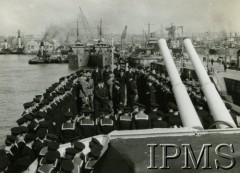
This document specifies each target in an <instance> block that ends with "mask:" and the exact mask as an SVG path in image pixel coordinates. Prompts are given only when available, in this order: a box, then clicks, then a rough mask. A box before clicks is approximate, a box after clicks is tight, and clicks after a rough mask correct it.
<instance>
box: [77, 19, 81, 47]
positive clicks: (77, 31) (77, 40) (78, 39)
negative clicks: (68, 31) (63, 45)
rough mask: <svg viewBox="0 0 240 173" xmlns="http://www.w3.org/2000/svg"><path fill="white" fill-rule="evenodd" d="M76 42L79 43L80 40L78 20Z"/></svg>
mask: <svg viewBox="0 0 240 173" xmlns="http://www.w3.org/2000/svg"><path fill="white" fill-rule="evenodd" d="M77 42H80V39H79V29H78V19H77Z"/></svg>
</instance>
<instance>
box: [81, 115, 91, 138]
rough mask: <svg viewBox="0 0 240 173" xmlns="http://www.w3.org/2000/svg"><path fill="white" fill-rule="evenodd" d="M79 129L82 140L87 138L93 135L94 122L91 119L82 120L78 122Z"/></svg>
mask: <svg viewBox="0 0 240 173" xmlns="http://www.w3.org/2000/svg"><path fill="white" fill-rule="evenodd" d="M79 124H80V129H81V132H82V135H83V137H84V138H88V137H91V136H94V135H95V122H94V120H93V119H86V118H84V119H82V120H80V122H79Z"/></svg>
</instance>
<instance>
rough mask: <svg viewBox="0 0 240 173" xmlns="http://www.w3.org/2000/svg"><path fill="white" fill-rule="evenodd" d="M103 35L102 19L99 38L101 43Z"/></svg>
mask: <svg viewBox="0 0 240 173" xmlns="http://www.w3.org/2000/svg"><path fill="white" fill-rule="evenodd" d="M102 35H103V33H102V18H101V20H100V26H99V37H100V41H102Z"/></svg>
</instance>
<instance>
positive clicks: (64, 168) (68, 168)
mask: <svg viewBox="0 0 240 173" xmlns="http://www.w3.org/2000/svg"><path fill="white" fill-rule="evenodd" d="M73 170H74V164H73V162H72V161H71V160H63V161H62V162H61V167H60V172H61V173H72V172H73Z"/></svg>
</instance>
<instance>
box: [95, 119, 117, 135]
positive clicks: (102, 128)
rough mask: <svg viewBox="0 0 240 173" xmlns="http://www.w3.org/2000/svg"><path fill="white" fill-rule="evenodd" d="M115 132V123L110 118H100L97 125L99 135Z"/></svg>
mask: <svg viewBox="0 0 240 173" xmlns="http://www.w3.org/2000/svg"><path fill="white" fill-rule="evenodd" d="M113 130H115V122H114V121H113V120H112V119H111V118H105V117H104V118H101V119H100V120H99V123H98V131H99V133H100V134H108V133H110V132H112V131H113Z"/></svg>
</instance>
